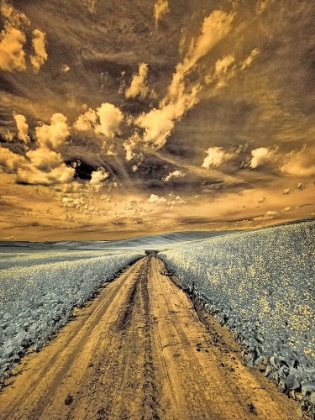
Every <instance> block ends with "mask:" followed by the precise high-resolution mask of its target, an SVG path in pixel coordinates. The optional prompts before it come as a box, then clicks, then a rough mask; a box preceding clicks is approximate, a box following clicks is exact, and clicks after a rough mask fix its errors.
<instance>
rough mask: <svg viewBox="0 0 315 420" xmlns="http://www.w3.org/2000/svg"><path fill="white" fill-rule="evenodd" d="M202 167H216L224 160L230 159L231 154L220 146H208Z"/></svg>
mask: <svg viewBox="0 0 315 420" xmlns="http://www.w3.org/2000/svg"><path fill="white" fill-rule="evenodd" d="M206 153H207V156H206V157H205V159H204V161H203V163H202V165H201V166H202V168H206V169H209V168H210V167H213V168H217V167H218V166H220V165H221V164H222V163H223V162H224V161H225V160H227V159H230V158H231V155H230V154H229V153H227V152H225V151H224V150H223V148H222V147H210V148H209V149H208V150H207V151H206Z"/></svg>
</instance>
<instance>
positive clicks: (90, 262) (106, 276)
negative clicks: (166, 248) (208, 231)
mask: <svg viewBox="0 0 315 420" xmlns="http://www.w3.org/2000/svg"><path fill="white" fill-rule="evenodd" d="M20 249H21V251H22V252H21V251H20V252H16V250H15V251H14V252H12V253H10V251H9V250H8V249H7V250H6V252H3V253H0V266H1V270H0V380H1V377H2V378H3V377H4V376H7V375H9V374H10V368H11V367H12V365H13V364H14V363H15V362H17V361H19V360H20V357H21V356H22V355H23V354H24V353H25V352H26V351H28V350H35V351H38V350H39V349H40V348H41V347H43V345H45V344H46V343H47V342H48V341H49V340H50V339H51V337H52V336H53V335H54V334H55V333H56V331H57V330H58V329H59V328H60V327H61V326H63V325H65V323H66V322H67V321H68V320H69V318H70V317H71V315H72V311H73V308H74V307H75V306H77V307H80V306H82V305H83V304H84V302H86V301H87V300H88V299H90V298H91V297H92V296H93V295H94V294H95V292H96V291H97V289H98V288H99V287H100V286H101V285H102V284H103V283H104V282H107V281H110V280H111V279H113V278H114V276H115V274H116V273H117V272H118V271H119V270H121V269H122V268H123V267H125V266H127V265H128V264H130V263H131V262H133V261H134V260H136V259H138V258H139V257H141V256H143V255H144V253H140V252H132V251H129V252H128V251H119V252H117V251H116V252H115V251H107V252H104V251H103V252H102V251H99V250H96V251H95V250H94V251H86V252H84V251H64V250H63V251H59V252H58V251H46V252H34V250H31V251H30V252H27V250H26V249H23V248H20ZM104 254H105V255H104Z"/></svg>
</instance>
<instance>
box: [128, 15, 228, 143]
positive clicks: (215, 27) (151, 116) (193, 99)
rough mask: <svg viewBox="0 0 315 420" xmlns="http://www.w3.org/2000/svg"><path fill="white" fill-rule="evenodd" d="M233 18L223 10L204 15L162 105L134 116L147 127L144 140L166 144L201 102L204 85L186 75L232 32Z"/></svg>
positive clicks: (141, 125)
mask: <svg viewBox="0 0 315 420" xmlns="http://www.w3.org/2000/svg"><path fill="white" fill-rule="evenodd" d="M233 19H234V14H227V13H225V12H223V11H220V10H215V11H213V12H212V13H211V14H210V15H209V16H208V17H207V18H205V19H204V21H203V24H202V28H201V35H200V36H199V37H198V39H197V40H196V41H195V42H193V43H192V44H191V47H190V48H189V50H188V52H187V54H186V56H185V58H184V60H183V61H182V62H181V63H179V64H178V65H177V66H176V71H175V73H174V75H173V79H172V82H171V84H170V86H169V88H168V92H167V94H166V96H165V97H164V99H163V100H162V101H161V103H160V106H159V108H155V109H152V110H151V111H149V112H148V113H147V114H145V113H143V114H142V115H140V116H139V117H138V118H137V119H136V120H135V124H136V125H138V126H139V127H141V128H143V129H144V135H143V138H142V139H141V141H143V142H144V143H146V144H149V145H150V146H151V147H153V148H155V149H160V148H161V147H163V146H164V145H165V143H166V141H167V138H168V137H169V135H170V134H171V132H172V130H173V128H174V125H175V122H176V121H179V120H180V119H181V118H182V117H183V115H184V114H185V112H187V111H188V110H189V109H191V108H192V107H193V106H194V105H195V104H196V103H197V102H198V99H197V94H198V92H199V91H200V89H201V86H200V84H199V83H194V84H190V86H189V87H187V86H186V84H185V81H184V78H185V75H186V74H188V73H189V72H190V71H191V70H192V69H193V67H194V66H195V64H196V63H197V61H198V60H199V59H200V58H201V57H203V56H205V55H206V54H207V53H208V52H209V51H210V50H211V49H212V48H213V47H214V46H215V45H216V44H217V43H218V42H219V41H220V40H222V39H223V38H224V37H225V36H226V35H227V34H228V33H229V31H230V30H231V25H232V21H233Z"/></svg>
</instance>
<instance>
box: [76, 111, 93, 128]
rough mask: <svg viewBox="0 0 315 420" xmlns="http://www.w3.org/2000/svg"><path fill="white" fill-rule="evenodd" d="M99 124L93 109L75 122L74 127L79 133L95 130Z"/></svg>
mask: <svg viewBox="0 0 315 420" xmlns="http://www.w3.org/2000/svg"><path fill="white" fill-rule="evenodd" d="M96 122H97V114H96V112H95V111H94V110H93V109H89V110H88V111H86V112H85V113H84V114H83V115H80V116H79V117H78V119H77V120H76V121H75V123H74V125H73V127H74V128H75V129H76V130H78V131H89V130H93V129H94V127H95V125H96Z"/></svg>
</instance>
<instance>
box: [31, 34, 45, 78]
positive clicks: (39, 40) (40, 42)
mask: <svg viewBox="0 0 315 420" xmlns="http://www.w3.org/2000/svg"><path fill="white" fill-rule="evenodd" d="M45 37H46V34H45V33H44V32H42V31H40V30H39V29H35V30H34V31H33V41H32V45H33V49H34V52H35V54H34V55H31V56H30V59H31V64H32V66H33V67H34V70H35V71H36V72H38V71H39V69H40V68H41V67H42V65H43V64H44V63H45V62H46V61H47V58H48V55H47V52H46V39H45Z"/></svg>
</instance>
